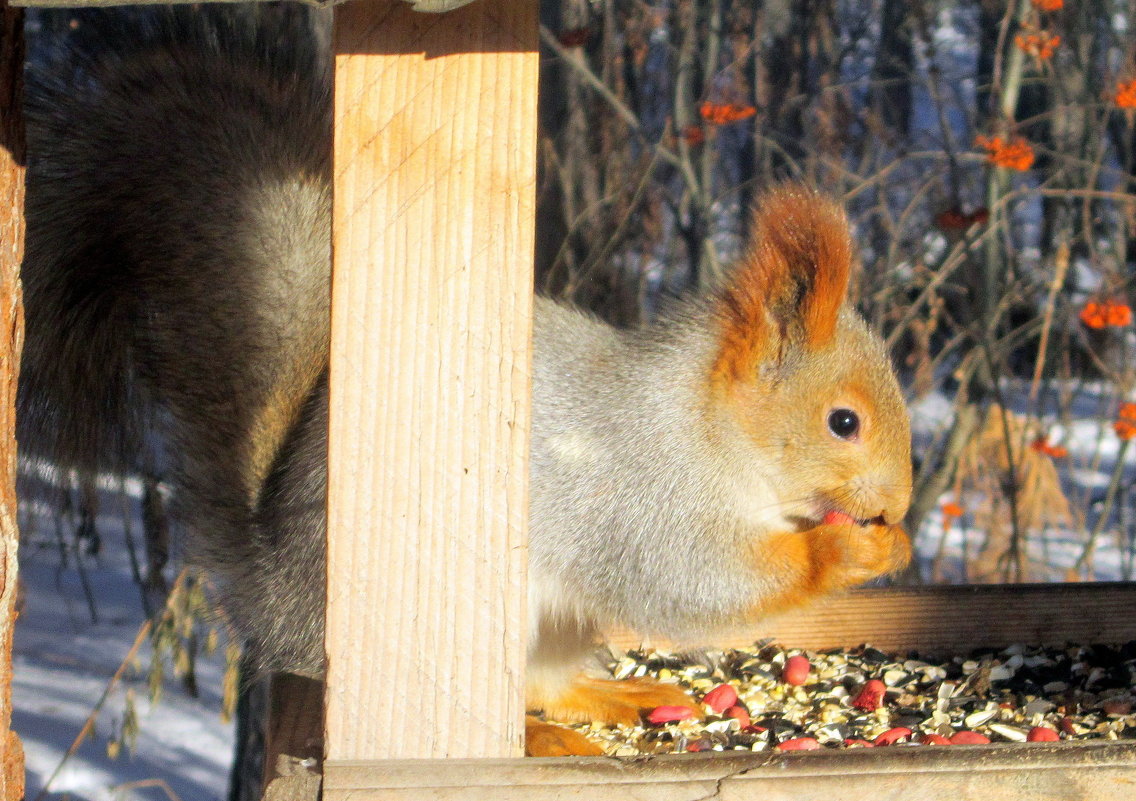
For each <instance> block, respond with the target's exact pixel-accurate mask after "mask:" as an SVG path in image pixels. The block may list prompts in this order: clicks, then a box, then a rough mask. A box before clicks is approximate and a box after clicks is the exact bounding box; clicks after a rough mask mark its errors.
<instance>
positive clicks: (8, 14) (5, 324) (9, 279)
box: [0, 2, 24, 801]
mask: <svg viewBox="0 0 1136 801" xmlns="http://www.w3.org/2000/svg"><path fill="white" fill-rule="evenodd" d="M23 31H24V28H23V14H22V13H21V12H19V11H16V10H14V9H12V8H9V7H8V4H7V3H6V2H0V800H2V801H17V800H18V799H20V798H23V795H24V756H23V749H22V748H21V745H20V740H19V738H18V737H17V736H16V734H15V732H13V731H11V725H12V629H13V627H14V626H15V624H16V572H17V562H16V547H17V545H18V543H19V540H20V537H19V531H17V528H16V436H15V434H16V406H15V404H16V378H17V376H18V375H19V372H20V348H21V346H22V344H23V331H24V327H23V312H22V308H23V307H22V306H21V303H20V284H19V275H20V262H21V261H22V260H23V253H24V124H23V116H22V114H21V111H20V109H21V103H22V100H23V72H24V35H23Z"/></svg>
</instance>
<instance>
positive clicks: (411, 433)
mask: <svg viewBox="0 0 1136 801" xmlns="http://www.w3.org/2000/svg"><path fill="white" fill-rule="evenodd" d="M335 46H336V53H337V55H336V86H335V92H336V102H335V106H336V111H335V159H334V165H335V166H334V170H335V198H334V215H335V222H334V226H333V227H334V259H335V262H334V270H333V280H332V303H333V312H332V364H331V398H332V400H331V441H330V449H329V459H330V478H329V497H328V505H329V518H328V524H329V547H328V558H329V563H328V575H329V581H328V611H327V622H328V628H327V650H328V657H329V670H328V679H327V681H328V689H327V739H326V745H327V754H328V756H329V757H330V758H333V759H349V758H355V759H358V758H392V759H393V758H407V757H503V756H519V755H520V754H521V753H522V748H523V743H522V740H523V725H522V722H523V713H524V659H525V643H524V637H525V631H526V627H527V622H526V618H525V583H524V578H525V571H526V567H527V554H526V545H525V524H526V519H527V501H528V498H527V480H528V466H527V458H528V427H529V386H530V363H531V359H530V344H529V341H530V337H531V320H532V254H533V217H534V202H535V201H534V187H535V147H536V80H537V50H536V48H537V20H536V6H535V4H533V3H530V2H527V0H507V1H505V2H499V3H494V4H474V5H473V6H471V7H467V8H464V9H461V10H460V11H457V12H454V13H452V14H446V15H442V16H433V15H423V14H416V13H414V12H413V11H411V10H410V8H409V7H408V6H407V5H406V4H405V3H402V2H399V1H398V0H374V2H357V3H350V4H347V5H344V6H339V7H337V9H336V30H335Z"/></svg>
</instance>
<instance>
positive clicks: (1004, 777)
mask: <svg viewBox="0 0 1136 801" xmlns="http://www.w3.org/2000/svg"><path fill="white" fill-rule="evenodd" d="M324 792H325V794H330V797H334V798H346V797H348V796H350V798H351V799H352V801H379V799H382V801H419V800H420V799H425V798H429V799H433V800H434V801H458V799H461V800H462V801H473V800H474V799H485V801H490V800H491V801H552V800H553V799H555V800H556V801H560V800H561V799H569V798H580V799H587V801H695V800H696V799H714V801H753V800H754V799H761V801H831V800H832V799H841V798H870V799H872V801H912V800H913V799H919V801H922V800H923V799H951V800H952V801H992V800H993V799H997V800H998V801H1036V799H1039V798H1044V799H1047V801H1055V800H1056V799H1068V800H1069V801H1083V800H1084V799H1093V801H1112V799H1117V801H1119V800H1120V799H1130V798H1132V797H1133V794H1134V793H1136V743H1131V742H1127V743H1120V742H1113V743H1108V742H1091V743H1061V744H1055V745H1049V744H1047V745H1041V744H1038V743H1031V744H1020V745H1019V744H1008V745H990V746H950V747H937V748H936V747H925V748H902V747H897V748H876V749H866V748H863V749H851V750H847V751H813V752H809V753H797V754H780V753H770V754H752V753H744V752H730V753H714V752H710V753H704V754H680V755H666V756H657V757H644V758H640V759H634V760H630V759H628V760H621V759H606V758H602V759H601V758H592V759H567V758H564V759H528V760H519V759H514V760H500V759H494V760H452V761H447V762H439V763H436V764H429V763H423V762H422V761H421V760H410V761H390V762H381V763H325V765H324ZM325 797H328V796H325Z"/></svg>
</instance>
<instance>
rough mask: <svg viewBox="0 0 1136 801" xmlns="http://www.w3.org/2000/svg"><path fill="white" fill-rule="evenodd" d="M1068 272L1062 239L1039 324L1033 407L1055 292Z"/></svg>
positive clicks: (1065, 248)
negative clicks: (1042, 317) (1042, 318)
mask: <svg viewBox="0 0 1136 801" xmlns="http://www.w3.org/2000/svg"><path fill="white" fill-rule="evenodd" d="M1068 272H1069V243H1068V242H1066V241H1064V240H1062V241H1061V242H1060V243H1058V245H1057V254H1056V255H1055V257H1054V260H1053V280H1052V281H1050V282H1049V295H1048V297H1046V299H1045V316H1044V320H1043V322H1042V326H1041V342H1040V343H1039V344H1038V347H1037V361H1036V362H1035V363H1034V366H1033V380H1032V381H1030V391H1029V403H1030V408H1033V406H1034V404H1036V403H1037V391H1038V387H1040V386H1041V371H1042V370H1043V369H1044V367H1045V357H1046V354H1047V352H1048V348H1049V331H1050V329H1051V328H1052V326H1053V310H1054V308H1055V307H1056V305H1057V293H1058V292H1060V291H1061V287H1062V286H1063V285H1064V284H1065V275H1066V274H1067V273H1068Z"/></svg>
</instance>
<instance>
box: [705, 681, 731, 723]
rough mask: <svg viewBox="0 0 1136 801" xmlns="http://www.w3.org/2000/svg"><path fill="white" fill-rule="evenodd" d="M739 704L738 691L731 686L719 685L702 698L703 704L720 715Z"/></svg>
mask: <svg viewBox="0 0 1136 801" xmlns="http://www.w3.org/2000/svg"><path fill="white" fill-rule="evenodd" d="M737 702H738V691H737V690H735V689H734V688H733V686H732V685H729V684H719V685H718V686H717V687H715V688H714V689H713V690H711V691H710V692H708V693H706V695H704V696H702V703H704V704H706V706H708V707H710V708H711V709H713V710H714V711H715V712H717V713H718V714H719V715H720V714H722V713H723V712H725V711H726V710H727V709H729V708H730V707H732V706H733V705H734V704H736V703H737Z"/></svg>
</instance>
